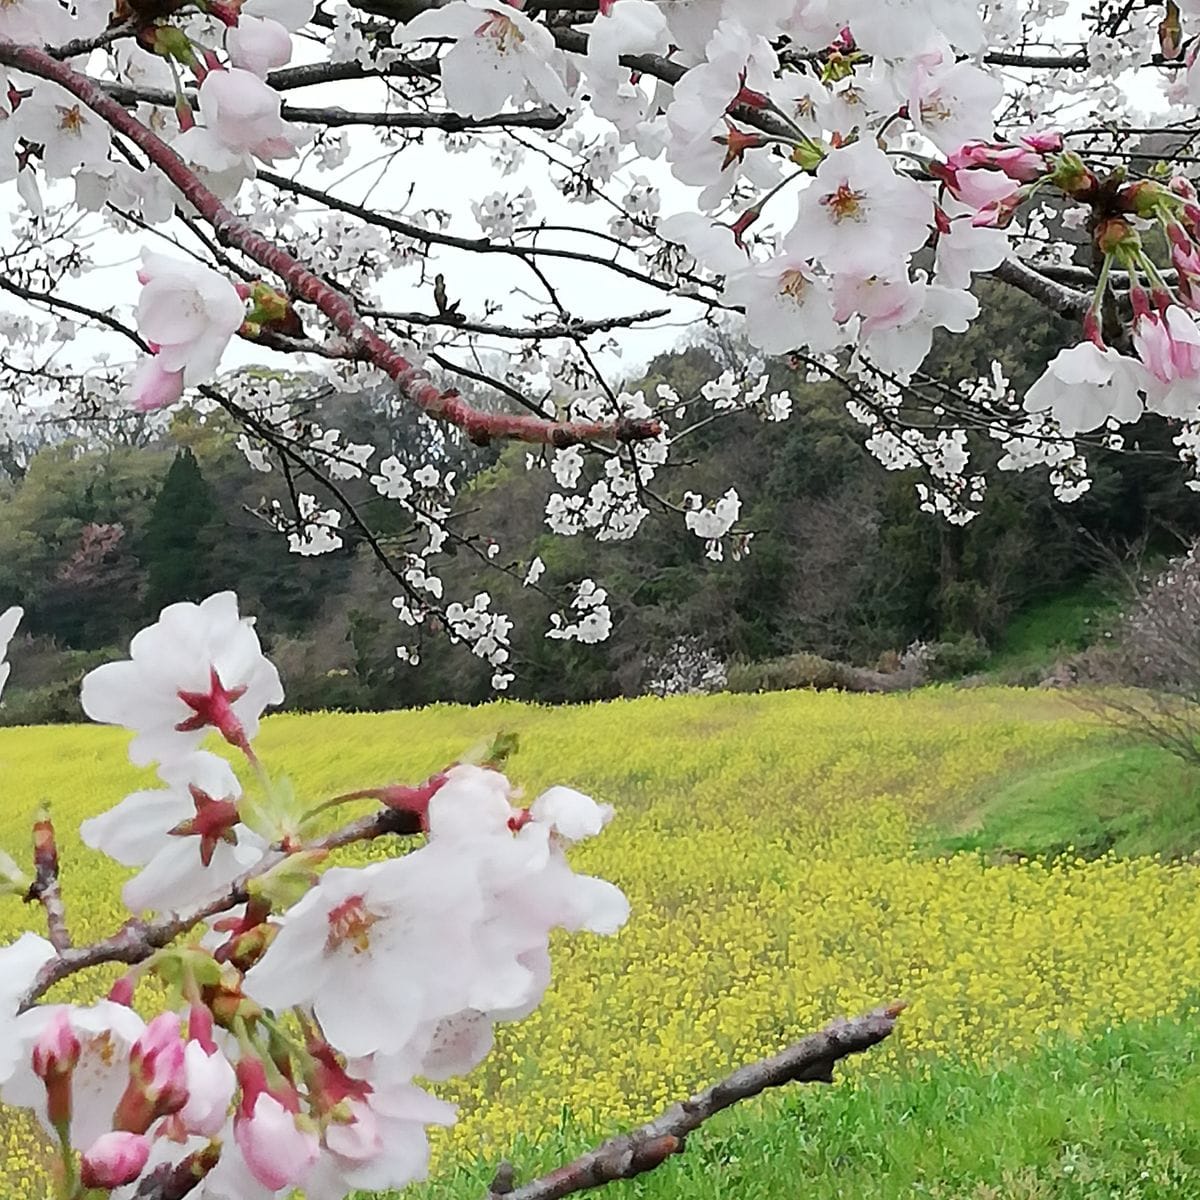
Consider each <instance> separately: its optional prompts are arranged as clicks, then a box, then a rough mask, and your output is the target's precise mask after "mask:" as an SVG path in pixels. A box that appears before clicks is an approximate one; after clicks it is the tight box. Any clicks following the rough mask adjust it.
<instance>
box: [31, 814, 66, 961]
mask: <svg viewBox="0 0 1200 1200" xmlns="http://www.w3.org/2000/svg"><path fill="white" fill-rule="evenodd" d="M33 870H34V875H33V883H31V884H30V885H29V891H27V892H26V893H25V900H26V902H27V903H29V904H40V905H41V906H42V908H43V909H44V910H45V913H46V929H47V931H48V933H49V935H50V944H51V945H52V946H53V947H54V948H55V950H57V951H58V952H59V954H62V953H63V951H65V950H69V949H70V948H71V933H70V930H69V929H68V928H67V910H66V906H65V905H64V904H63V898H62V888H61V887H60V886H59V882H58V844H57V842H56V841H55V838H54V822H53V821H51V820H50V810H49V809H47V808H43V809H42V810H41V811H40V812H39V813H38V815H37V818H36V819H35V820H34V823H33Z"/></svg>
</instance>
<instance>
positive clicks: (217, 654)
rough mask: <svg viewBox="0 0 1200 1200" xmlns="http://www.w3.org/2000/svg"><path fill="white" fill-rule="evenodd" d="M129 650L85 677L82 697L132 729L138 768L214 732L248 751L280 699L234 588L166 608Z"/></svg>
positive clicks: (91, 712)
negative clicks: (270, 708)
mask: <svg viewBox="0 0 1200 1200" xmlns="http://www.w3.org/2000/svg"><path fill="white" fill-rule="evenodd" d="M129 654H130V657H129V660H128V661H125V662H118V663H106V664H105V665H104V666H102V667H97V668H96V669H95V670H94V671H91V672H90V673H89V674H88V675H87V676H85V677H84V680H83V687H82V689H81V692H80V701H81V703H82V704H83V709H84V712H86V713H87V714H88V716H89V717H91V718H92V720H94V721H100V722H103V723H105V724H109V725H124V726H125V727H126V728H129V729H132V730H134V732H135V736H134V738H133V740H132V741H131V742H130V744H129V757H130V759H131V760H132V761H133V762H134V763H136V764H138V765H139V766H145V765H146V764H148V763H150V762H153V761H154V760H155V759H157V760H159V761H160V762H163V763H170V762H174V761H175V760H178V759H179V758H181V757H182V756H184V755H186V754H188V753H190V752H191V751H193V750H195V749H196V748H197V747H198V746H199V745H200V743H201V742H203V741H204V739H205V737H206V736H207V735H208V734H209V733H210V732H211V731H214V730H215V731H216V732H218V733H219V734H220V735H221V736H222V737H223V738H224V739H225V740H226V741H227V742H229V743H230V744H231V745H234V746H237V747H239V748H240V749H243V750H246V749H248V747H249V742H250V740H251V739H253V737H254V736H255V733H256V732H257V730H258V720H259V717H260V716H261V715H262V711H263V709H264V708H266V707H267V706H268V705H271V704H279V703H281V702H282V700H283V689H282V687H281V686H280V683H279V674H278V672H277V671H276V670H275V668H274V666H272V664H271V663H270V662H269V661H268V660H267V659H266V658H264V657H263V654H262V650H261V648H260V646H259V642H258V636H257V635H256V634H255V632H254V628H253V622H252V620H251V619H249V618H243V617H241V616H239V615H238V606H237V597H236V596H235V595H234V593H233V592H218V593H217V594H216V595H214V596H210V597H209V598H208V599H207V600H205V601H203V602H202V603H200V604H191V603H181V604H172V605H170V606H168V607H167V608H164V609H163V611H162V614H161V615H160V616H159V619H158V621H157V622H156V623H155V624H153V625H151V626H149V627H148V628H146V629H143V630H142V631H141V632H140V633H138V634H137V635H136V636H135V637H134V639H133V641H132V642H131V643H130V646H129ZM217 790H218V791H220V788H218V789H217Z"/></svg>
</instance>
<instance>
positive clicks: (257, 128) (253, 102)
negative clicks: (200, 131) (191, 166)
mask: <svg viewBox="0 0 1200 1200" xmlns="http://www.w3.org/2000/svg"><path fill="white" fill-rule="evenodd" d="M256 53H258V54H262V53H264V50H263V47H262V45H261V40H260V42H259V44H258V45H257V46H256ZM199 99H200V116H201V117H202V118H203V120H204V125H205V128H207V129H208V130H209V132H210V133H211V134H212V135H213V136H214V137H216V139H217V140H218V141H219V142H220V143H221V145H223V146H224V147H225V148H226V149H227V150H229V151H230V152H231V153H233V154H252V155H254V157H255V158H261V159H263V160H264V161H266V162H273V161H275V160H276V159H278V158H291V157H293V156H294V155H295V153H296V148H297V146H298V145H299V144H300V143H301V141H303V140H304V139H303V137H302V135H301V134H300V132H299V130H297V129H295V128H294V127H293V126H291V125H289V124H288V123H287V122H286V121H285V120H284V119H283V118H282V117H281V116H280V115H279V113H280V106H281V104H282V103H283V101H282V99H281V97H280V95H279V93H278V92H277V91H275V89H274V88H271V87H268V86H267V84H266V83H264V82H263V81H262V80H261V79H260V78H259V77H258V76H257V75H256V74H254V73H253V72H252V71H246V70H242V69H241V68H239V67H231V68H229V69H228V70H224V71H209V73H208V74H207V75H206V76H205V77H204V82H203V83H202V84H201V85H200V93H199Z"/></svg>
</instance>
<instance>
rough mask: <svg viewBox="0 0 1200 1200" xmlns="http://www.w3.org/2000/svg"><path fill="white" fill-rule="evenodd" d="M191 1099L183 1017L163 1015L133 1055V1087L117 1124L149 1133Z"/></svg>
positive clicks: (128, 1090) (135, 1046)
mask: <svg viewBox="0 0 1200 1200" xmlns="http://www.w3.org/2000/svg"><path fill="white" fill-rule="evenodd" d="M187 1099H188V1090H187V1074H186V1071H185V1068H184V1046H183V1039H182V1038H181V1037H180V1036H179V1017H178V1015H177V1014H175V1013H161V1014H160V1015H159V1016H157V1017H155V1018H154V1020H153V1021H151V1022H150V1024H149V1025H147V1026H146V1031H145V1033H143V1034H142V1036H141V1037H139V1038H138V1040H137V1041H136V1042H134V1044H133V1046H132V1047H131V1048H130V1052H129V1085H128V1086H127V1087H126V1089H125V1094H124V1095H123V1096H122V1097H121V1099H120V1101H119V1102H118V1104H117V1110H116V1114H115V1118H114V1120H115V1123H116V1125H117V1127H118V1128H120V1129H123V1130H127V1131H129V1132H132V1133H145V1132H146V1130H147V1129H149V1128H150V1126H151V1125H152V1124H153V1123H154V1122H155V1121H157V1120H158V1119H159V1118H160V1117H166V1116H170V1115H171V1114H172V1113H175V1112H178V1111H179V1110H180V1109H181V1108H182V1107H183V1106H184V1105H185V1104H186V1103H187Z"/></svg>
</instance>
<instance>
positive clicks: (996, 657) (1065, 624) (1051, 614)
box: [987, 580, 1117, 682]
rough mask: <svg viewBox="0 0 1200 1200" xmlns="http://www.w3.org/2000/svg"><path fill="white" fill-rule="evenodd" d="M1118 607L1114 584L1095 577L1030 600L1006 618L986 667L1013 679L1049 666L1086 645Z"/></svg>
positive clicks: (992, 671) (1002, 677) (1103, 626)
mask: <svg viewBox="0 0 1200 1200" xmlns="http://www.w3.org/2000/svg"><path fill="white" fill-rule="evenodd" d="M1116 607H1117V606H1116V603H1115V601H1114V600H1113V595H1112V590H1111V589H1110V588H1107V587H1105V586H1104V585H1103V584H1102V583H1100V582H1097V581H1094V580H1093V581H1090V582H1088V583H1087V584H1085V585H1083V586H1082V587H1077V588H1073V589H1071V590H1070V591H1065V592H1060V593H1059V594H1057V595H1054V596H1049V597H1047V598H1046V599H1044V600H1039V601H1037V602H1036V603H1034V604H1031V605H1028V606H1027V607H1026V608H1024V609H1023V610H1022V611H1021V612H1019V613H1017V614H1016V615H1015V616H1014V617H1013V618H1012V620H1011V621H1009V623H1008V627H1007V628H1006V629H1005V631H1004V636H1003V637H1002V638H1001V639H1000V641H999V642H998V643H997V644H996V646H995V649H994V651H993V653H992V656H991V658H990V659H989V660H988V667H987V670H988V673H989V674H992V675H995V676H996V677H997V678H1000V679H1002V680H1004V681H1006V682H1007V681H1008V680H1009V679H1013V680H1014V681H1016V680H1017V679H1018V678H1019V677H1020V676H1022V675H1024V674H1027V673H1028V672H1030V671H1036V670H1041V669H1046V668H1049V667H1051V666H1053V665H1054V661H1055V659H1057V658H1061V657H1062V656H1063V655H1065V654H1073V653H1076V652H1077V651H1080V650H1084V649H1086V648H1087V647H1088V646H1090V645H1091V644H1092V643H1093V642H1094V641H1095V640H1096V639H1097V637H1099V635H1100V633H1101V632H1102V631H1103V630H1104V628H1105V624H1106V622H1107V620H1108V618H1109V617H1110V616H1111V615H1112V613H1113V612H1115V610H1116Z"/></svg>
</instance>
